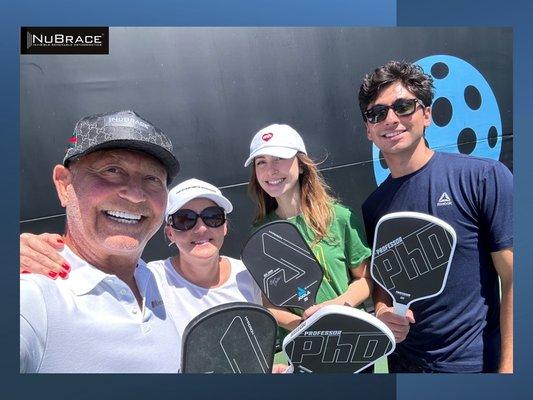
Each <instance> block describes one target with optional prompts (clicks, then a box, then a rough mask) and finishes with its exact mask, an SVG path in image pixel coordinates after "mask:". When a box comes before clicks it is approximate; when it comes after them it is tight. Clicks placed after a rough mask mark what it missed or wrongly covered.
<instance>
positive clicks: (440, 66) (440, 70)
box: [431, 62, 450, 79]
mask: <svg viewBox="0 0 533 400" xmlns="http://www.w3.org/2000/svg"><path fill="white" fill-rule="evenodd" d="M448 72H450V71H449V69H448V66H447V65H446V64H444V63H443V62H438V63H435V64H433V66H432V67H431V75H433V76H434V77H435V78H436V79H444V78H446V77H447V76H448Z"/></svg>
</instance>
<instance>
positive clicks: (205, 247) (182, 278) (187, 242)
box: [20, 179, 261, 334]
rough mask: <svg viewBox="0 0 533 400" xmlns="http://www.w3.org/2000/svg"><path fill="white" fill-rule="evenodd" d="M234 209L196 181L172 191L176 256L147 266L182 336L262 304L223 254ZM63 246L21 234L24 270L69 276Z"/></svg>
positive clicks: (169, 225) (168, 228)
mask: <svg viewBox="0 0 533 400" xmlns="http://www.w3.org/2000/svg"><path fill="white" fill-rule="evenodd" d="M232 210H233V206H232V204H231V202H230V201H229V200H228V199H227V198H226V197H224V196H223V195H222V193H221V191H220V190H219V189H218V188H217V187H215V186H213V185H211V184H210V183H207V182H204V181H201V180H198V179H189V180H187V181H185V182H182V183H180V184H179V185H177V186H175V187H174V188H172V189H171V190H170V191H169V194H168V202H167V209H166V212H165V223H166V225H165V229H164V230H165V236H166V237H167V238H168V240H169V241H170V243H171V245H175V246H176V247H177V249H178V254H176V255H174V256H172V257H169V258H167V259H166V260H158V261H152V262H149V263H148V267H149V268H150V269H151V270H152V271H154V273H155V274H156V275H157V276H158V278H159V280H160V282H162V284H161V285H160V288H161V290H162V291H163V292H164V293H163V294H164V298H165V303H166V304H167V310H169V312H170V313H171V317H172V318H173V319H174V321H175V323H176V326H177V328H178V331H179V332H180V334H181V333H183V330H184V329H185V327H186V326H187V324H188V323H189V322H190V320H191V319H193V318H194V317H195V316H197V315H198V314H200V313H201V312H202V311H204V310H207V309H209V308H211V307H214V306H217V305H220V304H224V303H230V302H239V301H245V302H251V303H255V304H261V292H260V290H259V287H258V286H257V285H256V283H255V282H254V280H253V278H252V277H251V275H250V274H249V272H248V271H247V270H246V268H245V267H244V264H243V263H242V262H241V261H240V260H237V259H234V258H230V257H226V256H221V255H220V249H221V247H222V244H223V243H224V237H225V236H226V233H227V231H228V227H227V221H226V214H229V213H230V212H231V211H232ZM62 246H63V245H62V241H61V236H59V235H54V234H44V235H39V236H36V235H31V234H22V235H21V248H20V253H21V272H25V271H28V272H30V271H31V272H35V273H42V274H47V275H48V276H50V277H51V278H52V279H56V278H57V277H58V275H60V276H61V278H67V277H68V273H67V271H66V270H70V268H68V265H66V264H65V260H63V259H62V258H61V256H59V254H58V253H57V250H60V249H61V248H62ZM39 253H40V254H39ZM43 257H44V258H43ZM45 259H46V260H45ZM38 260H40V261H38ZM62 265H63V266H66V267H67V268H65V267H62ZM56 271H60V272H59V273H58V272H56ZM63 272H64V273H63Z"/></svg>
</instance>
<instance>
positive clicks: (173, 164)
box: [63, 139, 180, 183]
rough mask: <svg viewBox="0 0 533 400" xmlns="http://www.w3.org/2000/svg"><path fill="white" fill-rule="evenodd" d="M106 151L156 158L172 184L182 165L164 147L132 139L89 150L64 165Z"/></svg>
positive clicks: (115, 141) (106, 143)
mask: <svg viewBox="0 0 533 400" xmlns="http://www.w3.org/2000/svg"><path fill="white" fill-rule="evenodd" d="M106 149H127V150H136V151H140V152H143V153H146V154H149V155H151V156H152V157H154V158H156V159H157V160H158V161H159V162H161V164H163V166H164V167H165V169H166V170H167V182H168V183H170V182H171V181H172V179H174V177H175V176H176V175H177V174H178V171H179V169H180V164H179V162H178V160H177V159H176V157H175V156H174V154H172V153H171V152H170V151H168V150H166V149H164V148H163V147H161V146H159V145H157V144H155V143H150V142H145V141H141V140H131V139H121V140H111V141H109V142H105V143H102V144H99V145H96V146H94V147H91V148H90V149H89V150H87V151H85V152H83V153H79V154H75V155H74V156H72V157H69V158H67V159H64V160H63V165H67V164H68V162H69V161H71V160H72V159H76V158H80V157H83V156H85V155H87V154H90V153H94V152H95V151H98V150H106Z"/></svg>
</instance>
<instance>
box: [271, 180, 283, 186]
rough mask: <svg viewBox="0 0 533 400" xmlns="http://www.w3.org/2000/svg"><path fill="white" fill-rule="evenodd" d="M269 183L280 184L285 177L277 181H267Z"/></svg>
mask: <svg viewBox="0 0 533 400" xmlns="http://www.w3.org/2000/svg"><path fill="white" fill-rule="evenodd" d="M267 182H268V184H269V185H279V184H280V183H281V182H283V179H276V180H275V181H267Z"/></svg>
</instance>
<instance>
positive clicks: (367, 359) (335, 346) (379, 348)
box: [283, 305, 395, 373]
mask: <svg viewBox="0 0 533 400" xmlns="http://www.w3.org/2000/svg"><path fill="white" fill-rule="evenodd" d="M394 348H395V341H394V335H393V333H392V332H391V330H390V329H389V328H388V327H387V326H386V325H385V324H384V323H383V322H381V321H380V320H378V319H377V318H376V317H374V316H372V315H370V314H368V313H366V312H364V311H361V310H358V309H356V308H350V307H346V306H337V305H329V306H325V307H323V308H320V309H319V310H318V311H317V312H315V313H314V314H313V315H311V316H310V317H309V318H308V319H306V320H305V321H304V322H302V324H300V325H299V326H298V327H297V328H296V329H295V330H294V331H292V332H291V333H290V334H289V335H288V336H287V337H285V339H284V340H283V351H284V352H285V354H286V355H287V358H288V359H289V364H290V367H289V370H288V371H287V372H294V373H298V372H301V373H306V372H307V373H357V372H359V371H361V370H363V369H365V368H367V367H369V366H370V365H372V364H374V363H375V362H376V361H377V360H378V359H380V358H381V357H383V356H386V355H388V354H390V353H391V352H392V351H393V350H394Z"/></svg>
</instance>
